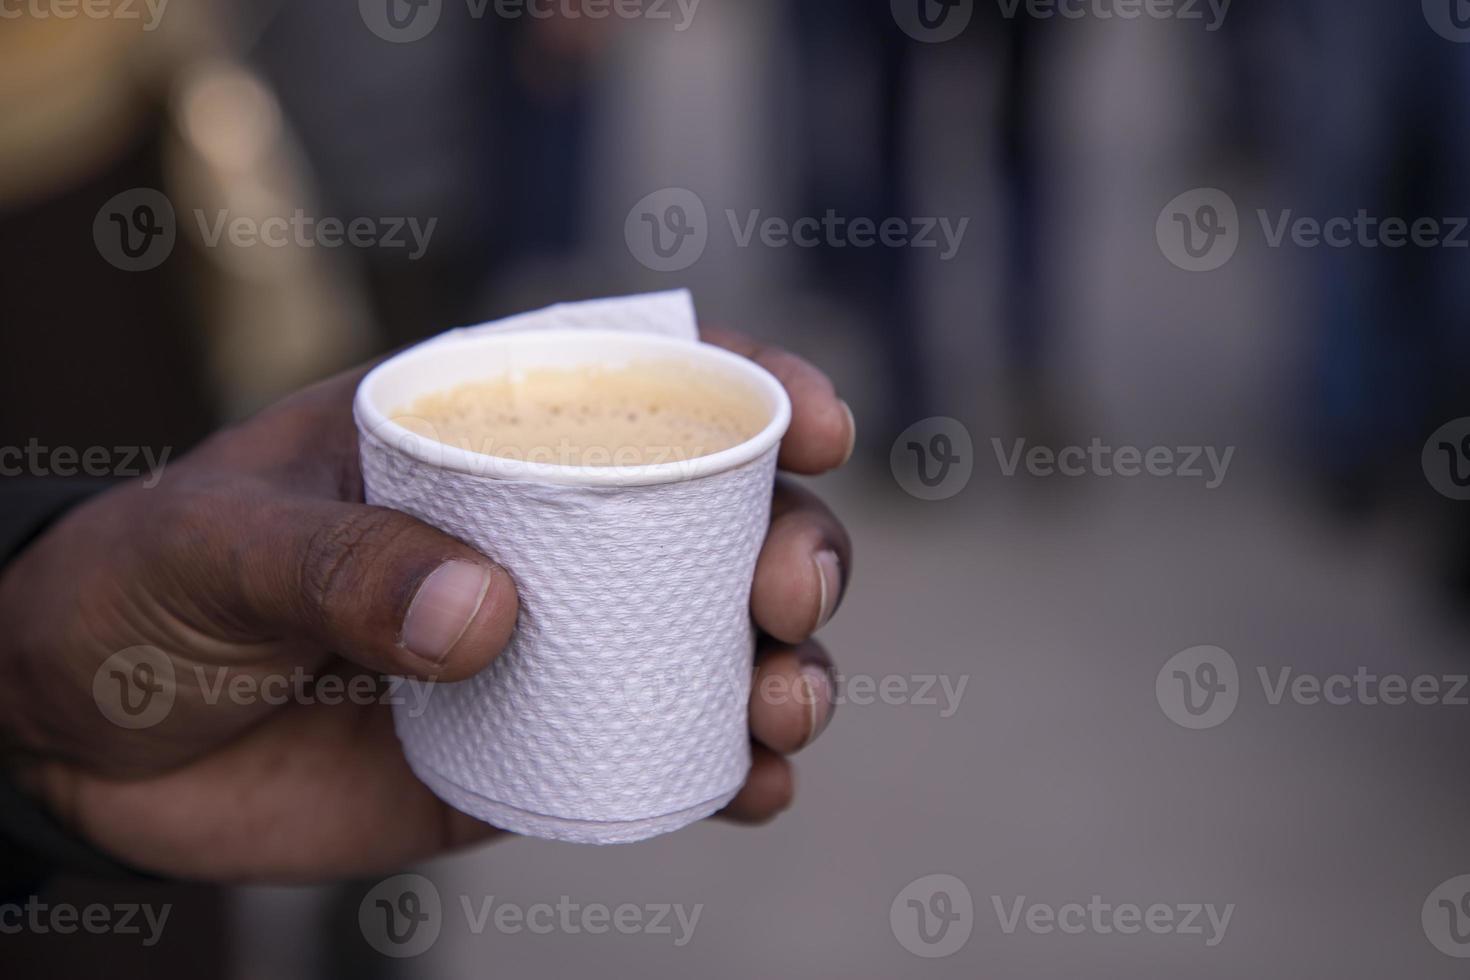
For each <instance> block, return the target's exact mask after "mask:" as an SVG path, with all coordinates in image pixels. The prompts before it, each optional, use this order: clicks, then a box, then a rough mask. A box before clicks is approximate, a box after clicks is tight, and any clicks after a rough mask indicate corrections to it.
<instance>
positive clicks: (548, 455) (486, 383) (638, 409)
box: [393, 361, 770, 467]
mask: <svg viewBox="0 0 1470 980" xmlns="http://www.w3.org/2000/svg"><path fill="white" fill-rule="evenodd" d="M769 414H770V413H769V411H768V410H767V409H766V408H765V406H764V405H763V403H762V400H761V399H760V397H759V396H758V395H757V394H756V393H755V392H754V391H752V390H750V389H748V388H746V387H745V386H744V385H741V384H739V383H738V382H733V381H731V380H729V379H727V378H724V377H720V376H716V375H715V374H713V373H711V372H709V371H705V370H700V369H696V368H691V367H690V366H689V365H687V364H685V363H682V362H675V361H644V362H636V363H632V364H629V365H626V366H618V367H603V366H596V365H593V366H587V367H579V368H538V369H532V370H527V371H522V372H516V373H514V374H511V375H506V376H502V377H495V378H486V379H484V380H481V381H474V382H470V383H467V384H462V385H459V386H457V387H454V388H450V389H448V390H446V391H442V392H435V393H433V394H430V395H427V396H425V397H423V398H420V399H418V400H417V401H415V402H414V403H413V404H412V405H409V406H407V407H406V408H404V409H401V410H399V411H397V412H395V413H393V421H395V422H397V423H398V424H399V425H402V426H404V427H405V428H407V429H409V430H411V431H413V432H414V433H416V434H418V435H421V436H424V437H427V438H430V439H434V440H436V441H438V442H441V443H444V444H445V445H449V446H454V447H457V448H459V449H464V450H467V451H469V452H474V453H483V454H485V455H490V456H500V457H504V458H506V459H517V460H525V461H527V462H533V463H549V464H554V465H559V466H620V467H621V466H651V465H657V464H659V463H667V462H679V461H684V460H690V459H695V458H698V457H700V456H709V455H712V454H714V453H718V452H722V451H724V450H726V449H730V448H731V447H733V446H737V445H739V444H740V443H742V442H746V441H747V440H749V439H751V438H753V437H755V436H756V435H757V434H758V433H759V432H760V431H761V429H762V428H764V426H765V423H766V422H767V421H768V416H769Z"/></svg>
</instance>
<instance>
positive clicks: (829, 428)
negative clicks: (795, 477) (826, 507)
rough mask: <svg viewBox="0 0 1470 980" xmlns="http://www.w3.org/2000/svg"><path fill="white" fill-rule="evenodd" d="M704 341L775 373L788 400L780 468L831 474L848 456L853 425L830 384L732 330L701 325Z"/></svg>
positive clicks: (797, 361) (820, 375) (849, 411)
mask: <svg viewBox="0 0 1470 980" xmlns="http://www.w3.org/2000/svg"><path fill="white" fill-rule="evenodd" d="M700 334H701V336H702V337H703V339H704V340H706V341H708V342H709V343H711V344H714V345H716V346H717V347H723V348H725V349H726V350H728V351H731V352H733V353H736V354H739V355H741V356H742V357H748V358H750V359H751V360H752V361H754V362H756V363H757V364H759V365H760V366H761V367H763V368H765V369H766V370H767V371H769V372H771V374H773V375H775V377H776V380H778V381H780V382H781V384H782V386H784V387H785V389H786V393H787V394H788V395H789V396H790V397H791V428H790V429H789V430H787V433H786V438H785V439H783V440H782V442H781V455H780V457H779V458H778V460H777V462H778V463H779V465H780V467H781V468H782V469H783V470H789V471H790V472H792V473H802V474H805V475H808V476H815V475H816V474H818V473H825V472H827V471H828V470H835V469H836V468H837V467H839V466H841V465H842V464H844V463H846V462H847V460H848V458H849V457H851V456H852V447H853V443H854V441H855V440H856V438H857V423H856V422H855V421H854V420H853V417H852V409H850V408H848V407H847V402H845V401H843V400H842V399H841V398H838V397H837V392H836V390H835V389H834V388H833V387H832V381H831V379H830V378H828V377H827V376H826V375H825V374H823V373H822V372H821V371H819V370H818V369H817V368H815V367H813V366H812V365H811V364H809V363H807V362H806V361H804V360H802V359H801V358H800V357H797V356H796V355H795V354H792V353H790V352H789V351H784V350H781V349H780V348H778V347H771V346H768V345H766V344H763V343H761V342H760V341H758V340H754V339H752V338H750V337H747V336H745V335H744V334H741V333H737V332H735V331H733V330H724V329H718V328H713V327H701V328H700Z"/></svg>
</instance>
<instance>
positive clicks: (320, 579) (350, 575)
mask: <svg viewBox="0 0 1470 980" xmlns="http://www.w3.org/2000/svg"><path fill="white" fill-rule="evenodd" d="M400 533H402V527H401V524H400V523H399V521H398V520H397V517H396V515H394V514H393V513H392V512H391V511H387V510H383V509H381V508H377V507H354V508H352V509H351V510H350V511H349V512H347V513H345V514H343V515H342V516H340V517H337V518H335V519H333V520H331V521H327V522H325V523H323V524H322V525H321V526H320V527H318V528H317V529H315V530H314V531H312V533H311V535H310V537H309V538H308V539H307V543H306V548H305V552H304V554H303V555H302V558H301V570H300V576H301V591H302V595H303V596H304V597H305V598H306V599H307V600H308V601H309V602H310V603H311V604H312V606H313V607H314V608H317V609H320V610H328V609H331V608H334V607H335V606H336V605H337V604H338V603H339V602H340V600H341V598H342V597H343V596H344V595H346V594H349V593H352V592H355V591H357V587H358V586H359V585H360V584H361V582H360V577H361V573H360V571H358V569H360V567H361V565H362V563H363V561H364V560H365V559H366V558H367V557H369V556H372V555H375V554H378V553H380V552H381V551H382V550H383V549H384V548H386V547H388V546H390V545H391V543H392V541H393V539H394V538H395V537H397V535H398V534H400Z"/></svg>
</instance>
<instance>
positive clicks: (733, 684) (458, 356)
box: [355, 297, 791, 844]
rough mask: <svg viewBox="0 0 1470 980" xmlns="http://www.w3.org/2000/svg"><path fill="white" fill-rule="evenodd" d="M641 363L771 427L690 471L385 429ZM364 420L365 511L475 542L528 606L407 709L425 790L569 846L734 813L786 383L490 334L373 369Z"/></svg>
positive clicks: (606, 338) (638, 338) (572, 339)
mask: <svg viewBox="0 0 1470 980" xmlns="http://www.w3.org/2000/svg"><path fill="white" fill-rule="evenodd" d="M630 302H637V301H630ZM684 302H685V304H686V305H687V297H686V298H685V299H684ZM690 317H691V324H690V329H691V330H692V308H691V313H690ZM649 360H657V361H664V362H666V361H670V360H673V361H678V362H684V363H687V364H689V365H690V367H691V368H694V369H697V370H698V371H699V372H702V373H706V372H707V373H708V374H711V375H715V376H716V377H720V378H724V379H727V380H729V381H731V382H734V383H735V384H737V385H740V386H742V387H744V388H745V389H747V390H749V391H751V392H752V393H754V394H755V395H756V396H757V397H758V398H760V399H761V400H762V402H763V404H764V406H765V409H766V421H767V424H766V426H765V427H764V428H763V429H762V430H761V432H760V433H759V434H757V435H756V436H755V437H754V438H752V439H750V440H749V441H747V442H744V443H742V444H740V445H738V446H735V447H733V448H731V449H728V450H725V451H723V452H719V453H715V454H713V455H709V456H703V457H698V458H696V459H693V460H688V461H684V462H669V463H661V464H657V465H649V466H637V467H598V466H564V465H556V464H549V463H536V462H525V461H517V460H509V459H502V458H498V457H493V456H488V455H483V454H480V453H476V452H469V451H466V450H465V449H463V448H459V447H456V446H450V445H445V444H443V443H440V442H437V441H435V440H433V439H430V438H426V437H425V436H424V435H421V434H418V433H417V432H415V431H412V430H411V429H410V428H409V427H405V426H403V425H399V424H397V423H395V422H393V421H392V420H391V418H392V416H393V414H394V413H395V412H397V411H399V410H401V409H404V408H406V407H408V406H410V405H412V403H413V402H414V401H415V400H417V399H418V398H419V397H421V396H423V395H427V394H430V393H431V392H435V391H442V390H444V389H448V388H452V387H454V386H455V385H457V384H460V383H462V382H467V381H472V380H476V379H483V378H487V377H495V376H501V375H504V374H506V373H515V372H517V371H521V370H527V369H535V368H545V367H553V368H556V367H576V366H582V365H600V366H618V365H623V364H629V363H636V362H641V361H649ZM355 415H356V418H357V424H358V429H359V432H360V435H361V440H360V444H361V454H362V472H363V481H364V486H365V488H366V495H367V501H368V503H370V504H377V505H381V506H385V507H392V508H394V509H395V510H400V511H403V512H404V513H407V514H411V515H412V516H414V517H416V518H418V519H420V520H422V521H424V522H426V523H428V524H431V525H433V526H434V527H437V528H439V529H440V530H442V531H444V532H446V533H448V534H451V535H453V536H454V537H456V538H459V539H460V540H462V541H465V542H466V543H468V544H470V545H471V546H473V547H475V548H477V549H478V550H479V551H481V552H483V553H484V554H486V555H488V556H489V557H490V558H492V559H494V560H495V561H496V562H498V563H499V564H500V565H502V566H504V567H505V568H506V569H507V570H508V571H509V572H510V574H511V575H512V576H513V577H514V579H515V581H516V586H517V588H518V589H519V594H520V603H521V606H520V618H519V620H518V623H517V627H516V631H515V635H514V636H513V638H512V640H511V642H510V645H509V646H508V647H507V648H506V650H505V651H504V652H503V653H502V654H501V655H500V656H499V657H498V658H497V659H496V661H495V663H494V664H492V665H491V666H490V667H489V668H487V669H486V670H485V671H483V672H481V673H480V674H478V675H476V676H475V677H472V678H470V679H469V680H466V681H463V682H460V683H454V684H440V685H435V686H434V687H433V688H432V690H431V692H430V694H429V696H428V698H427V700H426V702H425V704H424V706H423V709H422V710H417V709H415V708H412V707H410V705H409V704H400V705H398V706H396V707H395V709H394V718H395V725H396V728H397V731H398V737H399V740H400V741H401V743H402V745H403V751H404V754H405V755H406V756H407V759H408V762H409V765H410V766H411V767H412V768H413V771H414V773H415V774H416V775H417V776H418V777H419V779H421V780H422V781H423V782H424V783H426V784H427V785H428V786H429V787H430V788H431V789H432V790H433V791H434V792H435V793H436V794H437V795H438V796H439V797H440V798H441V799H443V800H445V801H446V802H448V803H450V804H451V805H453V806H454V807H455V808H457V809H459V810H462V811H463V812H465V813H468V814H470V815H472V816H475V817H477V818H479V819H481V820H484V821H486V822H488V823H491V824H493V825H495V826H497V827H502V828H504V829H506V830H510V831H514V832H516V833H520V834H527V835H531V836H535V837H543V838H550V839H555V840H569V841H582V842H590V843H601V844H609V843H620V842H626V841H635V840H642V839H645V838H648V837H653V836H656V835H658V834H662V833H667V832H669V831H672V830H676V829H678V828H679V827H682V826H684V825H686V824H688V823H691V822H693V821H695V820H699V819H701V818H703V817H706V816H708V815H710V814H711V813H714V812H715V811H716V810H718V809H720V808H721V807H722V806H724V805H725V803H727V802H728V801H729V800H730V798H731V797H733V796H734V794H735V793H736V791H737V790H739V788H740V787H741V785H742V784H743V783H744V780H745V777H746V774H747V772H748V771H749V768H750V749H749V732H748V722H747V712H748V701H749V695H750V682H751V669H752V656H753V648H754V629H753V626H752V624H751V621H750V612H749V603H750V588H751V579H752V576H753V575H754V570H755V560H756V555H757V553H758V551H759V548H760V545H761V542H762V540H763V539H764V537H765V532H766V527H767V524H768V523H769V518H770V501H771V492H772V485H773V481H774V478H775V465H776V453H777V449H778V446H779V443H780V440H781V437H782V436H783V435H784V434H785V432H786V427H787V425H788V424H789V422H790V418H791V406H790V402H789V401H788V400H787V397H786V393H785V391H784V389H783V388H782V387H781V385H780V383H779V382H777V381H776V379H775V378H773V377H772V376H771V375H770V374H768V373H767V372H765V371H764V370H762V369H761V368H760V367H758V366H756V365H755V364H754V363H752V362H751V361H749V360H746V359H745V358H741V357H738V356H736V355H733V354H730V353H729V352H727V351H724V350H721V349H718V348H715V347H711V346H709V345H706V344H701V343H697V342H694V341H690V340H681V339H677V338H671V337H667V336H653V335H649V334H643V333H630V332H626V331H618V330H601V329H548V330H528V331H525V332H501V333H497V332H495V331H493V330H490V331H484V330H482V331H479V332H475V333H470V334H465V335H454V334H451V335H447V336H446V337H445V338H443V339H440V340H437V341H431V342H429V343H427V344H425V345H422V346H419V347H416V348H414V349H412V350H409V351H407V352H405V353H403V354H400V355H399V356H397V357H395V358H393V359H392V360H390V361H388V362H386V363H384V364H383V365H381V366H379V367H378V368H377V369H375V370H374V371H373V372H372V373H370V374H369V375H368V376H367V378H366V379H364V381H363V382H362V385H361V387H360V388H359V389H358V393H357V399H356V403H355ZM405 700H407V701H412V700H413V699H405Z"/></svg>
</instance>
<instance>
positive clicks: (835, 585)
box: [812, 549, 842, 633]
mask: <svg viewBox="0 0 1470 980" xmlns="http://www.w3.org/2000/svg"><path fill="white" fill-rule="evenodd" d="M812 561H813V563H815V564H816V566H817V581H818V582H820V583H821V589H822V592H821V599H820V602H819V604H818V609H817V625H816V626H814V627H812V632H814V633H815V632H816V631H817V630H819V629H821V628H822V627H823V626H826V625H827V620H829V619H831V618H832V614H833V613H834V612H836V611H837V600H838V598H839V597H840V596H841V595H842V559H840V558H838V557H837V552H835V551H832V550H830V549H828V550H826V551H819V552H817V554H816V557H814V558H813V559H812Z"/></svg>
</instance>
